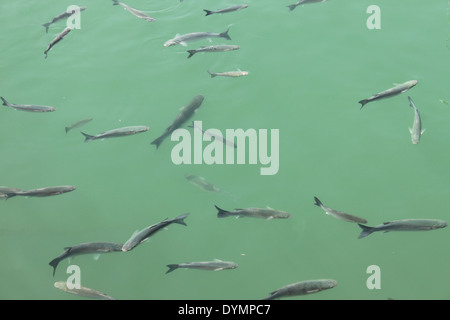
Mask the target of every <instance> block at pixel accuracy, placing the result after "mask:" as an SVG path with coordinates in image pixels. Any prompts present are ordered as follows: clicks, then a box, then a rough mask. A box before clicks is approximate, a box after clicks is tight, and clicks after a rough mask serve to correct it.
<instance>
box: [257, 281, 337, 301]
mask: <svg viewBox="0 0 450 320" xmlns="http://www.w3.org/2000/svg"><path fill="white" fill-rule="evenodd" d="M336 286H337V281H336V280H332V279H317V280H306V281H301V282H297V283H292V284H289V285H287V286H284V287H282V288H280V289H278V290H275V291H272V292H271V293H270V294H269V296H267V297H266V298H264V299H263V300H273V299H279V298H283V297H291V296H300V295H305V294H310V293H316V292H319V291H323V290H327V289H331V288H334V287H336Z"/></svg>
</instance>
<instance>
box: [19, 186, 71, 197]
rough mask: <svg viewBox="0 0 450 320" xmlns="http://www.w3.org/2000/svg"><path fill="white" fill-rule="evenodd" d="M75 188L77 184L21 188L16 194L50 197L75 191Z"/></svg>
mask: <svg viewBox="0 0 450 320" xmlns="http://www.w3.org/2000/svg"><path fill="white" fill-rule="evenodd" d="M75 189H76V187H75V186H56V187H46V188H38V189H31V190H21V191H19V192H16V195H17V196H25V197H48V196H55V195H59V194H63V193H66V192H70V191H74V190H75Z"/></svg>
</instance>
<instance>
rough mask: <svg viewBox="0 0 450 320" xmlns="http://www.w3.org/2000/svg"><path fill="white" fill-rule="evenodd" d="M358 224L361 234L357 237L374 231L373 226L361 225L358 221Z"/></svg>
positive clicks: (362, 236) (365, 235)
mask: <svg viewBox="0 0 450 320" xmlns="http://www.w3.org/2000/svg"><path fill="white" fill-rule="evenodd" d="M358 226H360V228H361V229H362V231H361V234H360V235H359V237H358V239H361V238H364V237H367V236H368V235H369V234H371V233H372V232H374V231H375V230H374V228H373V227H368V226H365V225H362V224H360V223H358Z"/></svg>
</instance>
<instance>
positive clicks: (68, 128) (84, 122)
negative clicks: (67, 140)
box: [66, 118, 92, 133]
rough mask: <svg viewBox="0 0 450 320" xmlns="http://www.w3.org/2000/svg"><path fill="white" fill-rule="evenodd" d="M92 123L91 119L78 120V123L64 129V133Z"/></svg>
mask: <svg viewBox="0 0 450 320" xmlns="http://www.w3.org/2000/svg"><path fill="white" fill-rule="evenodd" d="M90 121H92V118H89V119H84V120H80V121H78V122H75V123H74V124H72V125H71V126H68V127H66V133H67V132H69V131H70V130H72V129H75V128H78V127H81V126H82V125H85V124H86V123H88V122H90Z"/></svg>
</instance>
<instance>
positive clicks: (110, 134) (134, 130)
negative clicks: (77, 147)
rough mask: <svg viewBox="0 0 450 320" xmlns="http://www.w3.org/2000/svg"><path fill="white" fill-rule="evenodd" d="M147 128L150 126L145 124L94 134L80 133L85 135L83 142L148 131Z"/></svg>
mask: <svg viewBox="0 0 450 320" xmlns="http://www.w3.org/2000/svg"><path fill="white" fill-rule="evenodd" d="M149 129H150V128H149V127H147V126H131V127H123V128H118V129H113V130H108V131H105V132H102V133H99V134H97V135H95V136H93V135H89V134H86V133H84V132H81V134H82V135H83V136H84V137H85V139H84V142H89V141H92V140H98V139H108V138H117V137H124V136H129V135H133V134H137V133H142V132H145V131H148V130H149Z"/></svg>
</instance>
